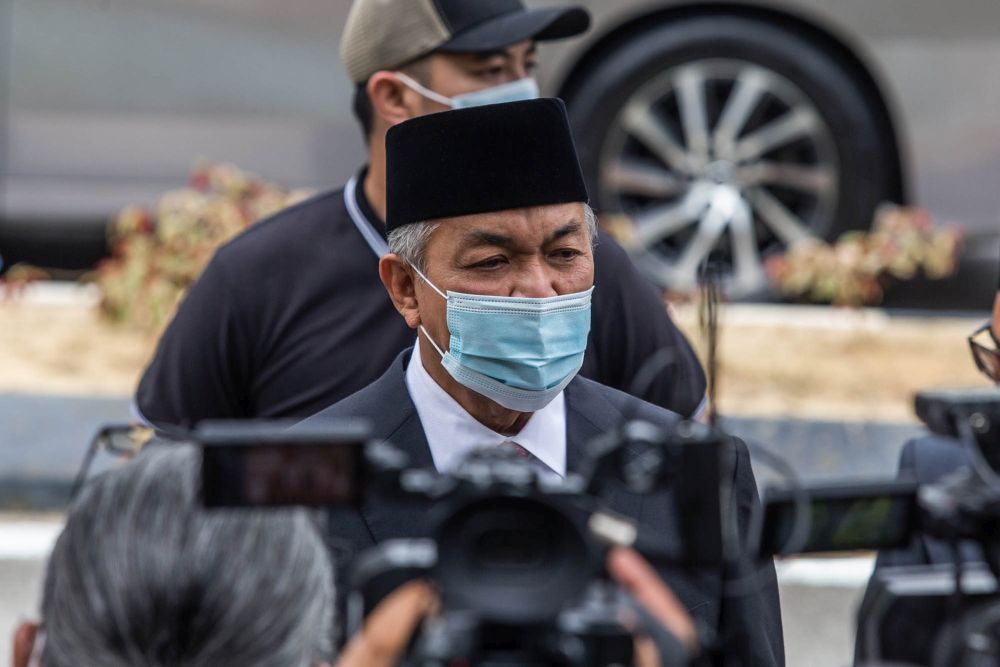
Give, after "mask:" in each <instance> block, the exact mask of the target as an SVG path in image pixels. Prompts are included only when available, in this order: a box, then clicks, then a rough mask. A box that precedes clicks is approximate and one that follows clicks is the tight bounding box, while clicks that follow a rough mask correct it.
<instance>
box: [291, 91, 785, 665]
mask: <svg viewBox="0 0 1000 667" xmlns="http://www.w3.org/2000/svg"><path fill="white" fill-rule="evenodd" d="M386 146H387V148H386V151H387V204H388V215H387V219H386V222H387V227H388V231H389V239H388V240H389V254H387V255H385V256H383V257H382V259H381V261H380V263H379V273H380V276H381V278H382V282H383V284H384V285H385V289H386V291H387V292H388V293H389V297H390V298H391V300H392V302H393V304H394V306H395V308H396V310H397V311H398V312H399V314H400V315H401V316H402V318H403V320H404V321H405V322H406V324H407V326H409V327H410V328H411V329H414V330H416V331H417V332H419V333H418V336H417V344H416V345H415V346H414V347H413V348H412V349H408V350H405V351H404V352H402V353H401V354H400V355H399V356H398V357H397V358H396V360H395V361H394V362H393V364H392V365H391V366H390V368H389V370H388V371H387V372H386V373H385V374H384V375H383V376H382V377H381V378H379V379H378V380H376V381H375V382H374V383H372V384H371V385H369V386H368V387H367V388H365V389H362V390H361V391H359V392H358V393H356V394H354V395H353V396H351V397H349V398H347V399H345V400H343V401H340V402H339V403H336V404H335V405H333V406H331V407H329V408H327V409H326V410H323V411H321V412H319V413H318V414H316V415H314V416H313V417H311V418H310V419H308V420H306V422H305V424H308V425H309V426H310V427H315V426H322V425H323V424H326V423H330V422H334V421H336V420H338V419H341V418H346V417H361V418H367V419H369V420H370V421H371V422H372V423H373V424H375V432H374V436H375V437H376V438H378V439H384V440H388V441H389V442H391V443H393V444H394V445H396V446H398V447H399V448H401V449H402V450H403V451H405V452H406V454H408V456H409V458H410V464H411V465H414V466H417V467H427V468H434V469H436V470H437V471H438V472H442V473H448V472H452V471H454V470H455V469H456V468H457V467H458V466H459V465H460V464H461V461H462V459H463V457H464V456H465V455H466V454H467V453H468V452H469V451H471V450H472V449H474V448H477V447H481V446H491V445H496V446H508V447H514V448H515V449H516V450H517V451H519V452H520V453H521V454H522V455H524V456H525V457H527V458H529V459H530V461H531V464H532V465H533V466H534V467H535V469H536V470H537V472H538V474H539V475H541V476H542V477H550V478H560V477H563V476H565V475H567V474H568V473H573V472H576V471H578V470H579V469H580V466H581V463H582V462H583V458H584V453H585V448H586V446H587V445H588V443H590V442H591V441H592V440H593V439H594V438H595V437H597V436H600V435H602V434H604V433H607V432H608V431H611V430H613V429H615V428H617V427H619V426H620V425H621V423H622V422H623V420H625V419H628V418H636V419H642V420H646V421H649V422H652V423H653V424H656V425H657V426H660V427H662V428H664V429H671V428H672V427H674V426H675V425H676V424H677V422H678V421H679V417H678V415H676V414H675V413H672V412H669V411H667V410H665V409H663V408H660V407H658V406H655V405H652V404H649V403H646V402H644V401H641V400H639V399H636V398H634V397H632V396H629V395H627V394H624V393H622V392H619V391H616V390H614V389H611V388H609V387H605V386H603V385H600V384H597V383H595V382H592V381H590V380H587V379H584V378H583V377H580V376H579V375H578V371H579V369H580V366H581V364H582V360H583V356H584V351H585V349H586V340H587V335H588V332H589V330H590V303H591V297H592V295H593V297H594V298H596V293H595V291H596V290H597V289H600V287H599V286H598V287H595V286H594V256H593V250H592V244H593V241H594V234H595V220H594V217H593V212H592V211H590V209H589V207H588V206H587V203H586V202H587V190H586V187H585V186H584V183H583V179H582V176H581V173H580V168H579V163H578V161H577V156H576V151H575V148H574V146H573V140H572V136H571V134H570V132H569V126H568V122H567V120H566V115H565V109H564V108H563V105H562V102H561V101H559V100H556V99H538V100H532V101H525V102H512V103H508V104H498V105H490V106H482V107H477V108H473V109H463V110H458V111H447V112H443V113H438V114H431V115H428V116H424V117H421V118H417V119H413V120H410V121H407V122H405V123H402V124H400V125H397V126H396V127H394V128H393V129H392V130H390V131H389V133H388V135H387V144H386ZM733 460H734V464H733V466H732V469H731V482H732V485H733V496H732V497H733V502H734V507H733V508H732V510H733V512H734V516H735V517H736V518H737V524H738V526H739V533H740V543H741V544H743V545H745V543H746V538H747V529H748V523H749V518H750V515H751V513H752V511H753V509H754V508H755V507H756V506H757V505H758V500H757V490H756V484H755V482H754V477H753V472H752V470H751V468H750V460H749V456H748V454H747V450H746V447H745V446H744V445H743V444H742V443H740V442H738V441H734V446H733ZM678 474H679V475H684V474H685V473H684V471H680V472H679V473H678ZM705 493H706V494H712V493H718V489H714V488H711V485H709V484H706V488H705ZM605 501H606V502H607V504H608V505H609V506H610V508H611V509H612V510H614V511H616V512H618V513H620V514H623V515H626V516H629V517H631V518H633V519H635V520H639V521H641V522H642V524H643V525H646V526H649V527H650V529H651V530H654V531H655V532H656V533H657V534H658V537H660V538H662V539H664V540H666V541H668V542H671V543H678V542H679V540H680V532H679V527H678V507H677V505H676V501H675V498H674V496H673V494H672V492H670V491H667V492H663V493H657V494H652V495H650V496H636V495H633V494H628V493H624V492H622V493H617V494H611V495H610V496H608V497H607V498H606V499H605ZM426 509H427V508H426V507H422V506H419V505H416V504H414V503H413V501H411V500H407V501H406V502H396V501H393V500H390V499H385V498H373V499H370V501H369V502H368V503H367V504H366V506H365V507H364V508H363V509H362V510H361V511H360V512H357V513H345V514H343V515H336V516H334V517H332V519H331V523H330V525H331V531H332V532H333V533H334V535H335V536H337V537H339V538H341V539H343V540H347V541H349V542H351V543H352V544H353V546H354V547H355V548H356V549H363V548H365V547H368V546H371V545H373V544H375V543H378V542H381V541H383V540H386V539H392V538H399V537H417V536H424V535H426V534H427V533H428V531H429V530H430V528H431V527H430V526H429V525H428V523H427V512H426ZM748 567H749V563H748V562H745V561H741V562H740V563H739V565H736V566H734V567H731V568H723V569H714V570H705V571H697V573H696V574H692V573H691V572H686V571H685V572H678V571H669V570H663V571H661V574H662V575H663V576H664V579H665V580H666V581H667V582H668V583H669V584H670V586H671V588H672V589H673V590H674V592H675V593H676V594H677V596H678V597H679V598H680V600H681V601H682V602H683V603H684V604H685V605H686V607H687V609H688V610H689V612H690V613H691V615H692V616H694V617H695V618H696V620H698V621H699V622H700V624H701V626H702V628H707V629H710V630H717V629H719V627H720V624H721V622H722V621H723V619H725V621H726V626H727V629H728V630H729V631H731V632H732V635H729V634H727V638H728V637H737V638H738V641H736V642H735V645H737V646H741V647H743V648H742V649H741V650H745V651H746V654H745V655H743V656H742V657H743V660H744V661H743V663H742V664H747V665H755V666H761V665H778V664H783V662H784V658H783V647H782V639H781V621H780V614H779V608H778V596H777V586H776V583H775V579H774V570H773V567H771V566H768V567H767V568H765V569H764V570H762V571H761V573H760V578H759V580H758V583H759V584H760V585H759V587H753V586H751V587H746V585H745V583H746V582H745V581H744V588H746V589H747V591H748V594H747V595H745V596H743V597H733V596H729V595H727V593H729V592H730V591H729V590H727V587H726V586H725V584H726V582H727V581H728V580H730V579H731V578H732V577H734V576H738V575H740V574H746V573H747V572H748Z"/></svg>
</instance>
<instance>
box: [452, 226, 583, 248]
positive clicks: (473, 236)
mask: <svg viewBox="0 0 1000 667" xmlns="http://www.w3.org/2000/svg"><path fill="white" fill-rule="evenodd" d="M582 229H583V228H582V227H581V225H580V223H579V222H576V221H573V222H570V223H567V224H565V225H563V226H562V227H560V228H559V229H557V230H556V231H554V232H552V234H551V235H550V236H549V238H548V239H546V241H545V242H546V243H552V242H553V241H558V240H559V239H561V238H565V237H567V236H573V235H574V234H579V233H580V231H581V230H582ZM462 244H463V245H464V246H467V247H471V248H477V247H480V246H488V245H495V246H500V247H501V248H515V247H517V245H518V242H517V239H515V238H514V237H512V236H506V235H504V234H497V233H496V232H488V231H486V230H484V229H474V230H472V231H470V232H467V233H466V234H465V236H464V237H462Z"/></svg>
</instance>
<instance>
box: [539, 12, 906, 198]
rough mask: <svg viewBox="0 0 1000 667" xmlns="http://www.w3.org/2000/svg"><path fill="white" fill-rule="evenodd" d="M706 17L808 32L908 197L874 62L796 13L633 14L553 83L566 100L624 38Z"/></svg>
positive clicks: (896, 129) (898, 132) (900, 146)
mask: <svg viewBox="0 0 1000 667" xmlns="http://www.w3.org/2000/svg"><path fill="white" fill-rule="evenodd" d="M707 16H737V17H742V18H747V19H756V20H759V21H765V22H769V23H771V24H774V25H777V26H779V27H782V28H785V29H788V30H794V31H797V32H799V34H804V35H808V37H809V38H810V39H812V40H815V41H816V42H817V43H820V44H822V45H823V46H824V48H825V49H827V50H829V52H830V53H831V54H833V56H834V57H835V58H836V59H837V60H838V61H839V62H840V64H841V65H842V66H843V67H844V68H845V70H846V71H847V72H848V73H849V74H850V76H851V77H852V78H853V79H854V81H856V82H857V83H858V84H859V86H860V87H861V90H862V92H863V94H864V95H865V97H866V98H867V99H868V100H869V101H870V102H871V103H872V109H873V110H874V111H875V112H876V113H877V115H878V119H879V122H880V123H882V125H883V127H884V132H883V133H882V134H883V136H884V137H885V141H886V146H885V148H886V150H888V151H889V152H890V153H891V167H892V178H893V182H892V183H891V184H889V185H890V190H891V192H892V194H893V196H894V198H895V201H896V202H897V203H902V204H905V203H907V202H909V201H910V191H911V190H910V184H909V181H908V178H909V174H908V171H907V169H906V165H905V161H906V151H905V146H906V145H907V144H906V142H905V137H904V136H903V134H902V128H901V126H900V123H898V122H897V120H896V114H895V113H894V112H893V108H894V105H893V103H892V100H891V97H890V96H889V95H888V93H887V91H886V87H885V86H883V85H881V84H880V83H879V77H878V76H876V74H875V69H874V67H872V66H871V65H869V64H868V63H866V62H865V60H864V59H863V57H862V56H861V55H859V53H858V51H859V49H857V48H854V47H852V46H851V43H850V40H849V39H848V38H847V37H846V36H844V35H842V34H838V31H837V30H836V29H833V28H829V27H827V26H823V25H821V24H820V23H818V22H816V21H814V20H811V19H810V18H806V17H804V16H802V15H799V14H794V13H791V12H787V11H781V10H776V9H773V8H768V7H760V6H756V5H749V4H726V3H718V4H716V3H713V4H710V5H709V4H684V5H677V6H673V7H665V8H663V9H659V10H655V11H652V12H646V13H641V14H637V15H635V16H632V17H630V18H629V19H628V20H627V21H625V22H623V23H621V24H619V25H616V26H614V27H612V28H610V29H608V30H607V31H606V32H605V33H604V34H602V35H601V36H600V37H599V38H598V39H597V40H596V41H594V42H593V43H592V44H591V45H590V46H589V47H588V48H587V50H586V51H584V52H583V53H582V55H580V56H578V57H577V58H576V61H575V62H574V63H573V65H572V67H570V68H569V70H567V72H566V73H565V74H564V75H563V76H562V79H561V81H560V82H559V85H558V86H557V88H556V90H558V93H557V94H558V96H559V97H562V98H563V99H565V100H567V102H569V103H571V101H572V97H573V94H574V92H575V91H576V89H577V88H578V87H579V85H580V81H581V80H582V78H583V77H585V76H586V75H587V72H588V71H589V70H590V69H591V67H592V66H593V65H594V64H595V63H596V62H598V61H600V60H601V59H602V58H603V57H604V56H606V55H607V54H608V53H610V52H612V51H614V50H616V49H618V48H619V47H621V46H622V45H623V44H624V43H625V42H627V41H628V40H629V39H632V38H634V37H636V36H637V35H639V34H642V33H647V32H652V31H654V30H657V29H658V28H661V27H662V26H664V25H666V24H668V23H672V22H677V21H682V20H685V19H691V18H702V17H707Z"/></svg>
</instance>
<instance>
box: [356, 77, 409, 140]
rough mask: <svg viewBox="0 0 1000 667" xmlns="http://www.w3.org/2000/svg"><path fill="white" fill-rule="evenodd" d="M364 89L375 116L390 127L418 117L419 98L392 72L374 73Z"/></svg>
mask: <svg viewBox="0 0 1000 667" xmlns="http://www.w3.org/2000/svg"><path fill="white" fill-rule="evenodd" d="M365 89H366V90H367V92H368V99H369V100H371V105H372V109H373V110H374V111H375V115H376V116H379V117H380V118H381V119H382V120H383V121H385V123H386V125H388V126H390V127H391V126H393V125H395V124H397V123H402V122H403V121H404V120H409V119H410V118H414V117H416V116H418V115H420V109H419V108H418V106H417V105H419V104H420V100H419V96H418V95H417V94H416V93H414V92H413V91H411V90H410V89H409V88H407V87H406V85H405V84H404V83H403V82H402V81H400V80H399V79H398V78H397V77H396V75H395V74H393V73H392V72H387V71H384V70H383V71H378V72H375V73H374V74H372V75H371V76H370V77H369V78H368V84H367V86H366V87H365Z"/></svg>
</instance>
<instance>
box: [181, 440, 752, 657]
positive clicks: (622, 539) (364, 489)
mask: <svg viewBox="0 0 1000 667" xmlns="http://www.w3.org/2000/svg"><path fill="white" fill-rule="evenodd" d="M367 433H368V432H367V430H366V429H365V428H364V425H361V424H358V423H343V424H339V425H338V426H336V427H334V428H323V429H322V430H302V429H301V428H300V429H296V430H292V431H288V430H286V428H285V425H275V424H273V423H270V424H269V423H253V422H230V423H215V424H212V423H209V424H206V425H205V426H204V427H202V428H200V429H199V430H198V431H197V432H196V434H195V440H196V441H197V442H198V443H199V444H200V445H201V446H202V452H203V466H202V476H203V480H202V487H203V498H204V503H205V505H206V506H207V507H262V506H263V507H267V506H276V505H288V504H295V505H306V506H311V507H316V508H323V509H331V508H333V509H341V510H343V509H345V508H348V509H349V508H361V507H363V506H364V505H365V504H366V503H370V502H376V501H385V500H387V499H388V500H390V501H392V502H397V503H406V504H415V505H416V506H418V507H421V508H422V509H426V517H427V526H426V530H425V531H423V532H424V535H422V536H421V537H418V538H414V539H396V540H388V541H385V542H383V543H381V544H379V545H378V546H377V547H375V548H374V549H373V550H370V551H368V552H365V553H363V554H362V555H361V556H360V557H359V558H357V559H356V561H355V563H354V567H353V575H352V586H351V588H352V593H351V597H350V601H349V603H348V605H347V606H348V610H349V611H348V613H347V614H346V615H345V617H346V618H347V619H348V627H347V628H346V632H344V635H345V636H346V635H347V634H348V633H350V632H353V630H355V629H357V628H358V627H359V626H360V623H361V620H362V619H363V617H364V616H365V615H366V614H367V613H368V612H369V611H370V610H371V609H373V608H374V606H375V605H376V604H377V603H378V602H379V601H380V600H381V599H383V598H384V597H385V596H386V595H388V594H389V593H390V592H392V591H393V590H394V589H395V588H397V587H398V586H399V585H401V584H402V583H404V582H405V581H408V580H411V579H414V578H418V577H420V578H427V579H429V580H431V581H433V582H434V583H435V585H436V586H437V588H438V589H439V590H440V592H441V596H442V603H443V609H442V613H441V614H440V615H439V616H438V617H436V618H435V619H433V620H430V621H428V622H426V623H425V626H424V627H423V628H422V631H421V632H420V633H419V636H418V637H417V638H416V639H415V641H414V644H413V646H412V647H411V650H410V652H409V658H408V662H407V664H413V665H442V664H476V665H515V664H516V665H580V666H588V667H589V666H591V665H594V666H597V665H618V664H621V665H628V664H631V662H632V650H633V643H632V639H633V638H632V631H631V630H630V629H629V628H626V627H625V626H623V624H622V611H623V609H629V610H632V611H635V605H634V603H633V602H632V601H631V600H629V599H628V598H627V597H626V596H625V594H624V593H623V592H622V591H621V590H620V589H619V588H618V587H617V585H615V584H613V582H611V581H610V580H609V578H608V577H607V575H606V572H605V571H604V560H605V555H606V551H607V549H608V548H609V546H611V545H628V546H634V547H635V548H636V549H637V550H639V551H640V553H643V554H644V555H645V556H647V558H649V559H650V560H651V561H653V562H656V563H657V564H670V565H674V566H678V567H694V566H702V567H713V568H718V567H719V566H720V565H722V564H723V563H724V562H726V561H727V559H729V558H731V557H733V556H732V554H734V553H735V550H736V548H737V547H736V543H737V538H736V527H735V524H734V519H733V518H732V517H731V514H732V513H731V512H730V511H728V508H729V493H730V492H729V485H728V483H729V480H731V479H732V465H733V464H734V455H733V449H732V444H731V441H730V439H729V438H728V437H726V436H723V435H721V434H719V433H717V432H715V431H712V430H711V429H709V428H707V427H705V426H703V425H701V424H696V423H689V422H683V423H681V424H679V425H678V426H677V427H676V429H675V430H673V431H671V432H665V431H663V430H661V429H659V428H657V427H655V426H653V425H651V424H649V423H646V422H629V423H626V424H625V425H624V426H623V427H622V428H621V429H619V430H617V431H615V432H613V433H609V434H607V435H606V436H605V437H604V438H602V439H601V440H600V441H598V442H595V443H593V448H592V451H591V454H592V455H591V457H590V458H589V465H587V466H585V468H584V470H583V472H582V473H581V474H569V475H567V476H566V477H565V478H559V479H554V478H551V477H549V476H546V475H543V474H540V472H539V470H538V468H537V467H535V465H534V464H533V462H532V461H531V460H530V459H526V458H522V457H519V456H518V455H517V453H516V452H515V450H514V449H513V448H510V449H508V448H507V447H504V446H500V447H491V448H487V449H482V450H477V451H475V452H474V453H473V454H472V455H470V456H469V457H468V458H467V459H466V460H465V461H464V462H463V464H462V465H461V467H460V468H459V469H458V470H457V471H456V472H455V473H454V474H451V475H440V474H438V473H437V472H436V471H434V470H433V469H421V468H414V467H411V465H410V460H409V457H408V456H407V455H406V454H405V453H404V452H403V451H401V450H399V449H398V448H396V447H394V446H393V445H391V444H390V443H387V442H374V441H369V438H368V435H367ZM713 489H717V492H712V490H713ZM706 490H707V492H706ZM656 494H671V495H672V496H673V498H674V499H675V501H676V502H675V503H674V504H675V506H676V507H678V508H679V507H683V508H684V510H685V511H684V512H678V513H677V516H676V517H675V520H676V524H677V525H678V526H680V533H681V535H682V540H681V541H680V543H679V544H678V543H675V542H666V541H665V540H662V539H660V538H659V536H658V535H657V531H655V530H651V529H649V527H646V526H642V525H638V524H636V523H635V522H633V521H630V520H627V519H625V518H623V517H622V516H621V515H619V514H617V513H616V512H614V511H613V508H614V507H615V502H616V499H618V498H621V497H623V496H654V495H656ZM421 514H423V512H422V513H421ZM701 636H702V637H703V639H705V640H710V639H711V637H712V635H711V634H710V633H709V632H708V629H705V628H703V629H702V633H701ZM705 653H706V655H707V654H708V651H707V650H706V652H705Z"/></svg>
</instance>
